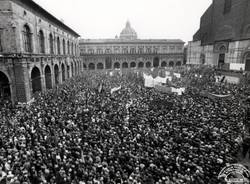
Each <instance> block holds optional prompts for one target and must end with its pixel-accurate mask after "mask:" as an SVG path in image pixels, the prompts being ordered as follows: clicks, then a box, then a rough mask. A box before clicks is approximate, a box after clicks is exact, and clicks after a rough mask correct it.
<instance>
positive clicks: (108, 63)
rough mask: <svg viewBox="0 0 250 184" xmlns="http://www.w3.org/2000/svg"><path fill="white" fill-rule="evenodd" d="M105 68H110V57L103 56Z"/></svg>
mask: <svg viewBox="0 0 250 184" xmlns="http://www.w3.org/2000/svg"><path fill="white" fill-rule="evenodd" d="M105 68H106V69H111V68H112V59H111V58H110V57H107V58H105Z"/></svg>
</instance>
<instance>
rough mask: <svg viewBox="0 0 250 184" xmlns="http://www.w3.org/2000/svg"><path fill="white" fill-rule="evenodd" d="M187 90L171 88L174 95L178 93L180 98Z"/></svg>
mask: <svg viewBox="0 0 250 184" xmlns="http://www.w3.org/2000/svg"><path fill="white" fill-rule="evenodd" d="M185 90H186V89H185V88H174V87H171V91H172V93H177V94H178V95H179V96H180V95H182V93H184V92H185Z"/></svg>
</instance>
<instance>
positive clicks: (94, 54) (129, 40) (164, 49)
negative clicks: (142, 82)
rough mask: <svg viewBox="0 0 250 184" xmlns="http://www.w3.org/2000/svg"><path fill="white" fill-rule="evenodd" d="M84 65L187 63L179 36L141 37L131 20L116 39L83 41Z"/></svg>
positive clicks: (94, 67) (96, 67) (117, 66)
mask: <svg viewBox="0 0 250 184" xmlns="http://www.w3.org/2000/svg"><path fill="white" fill-rule="evenodd" d="M79 46H80V55H81V57H82V58H83V61H84V67H85V68H87V69H89V70H102V69H121V68H122V69H126V68H151V67H174V66H181V65H182V64H183V49H184V42H183V41H182V40H179V39H176V40H175V39H172V40H170V39H169V40H164V39H138V38H137V33H136V32H135V30H134V29H133V28H132V27H131V25H130V23H129V22H127V24H126V27H125V28H124V29H123V30H122V32H121V34H120V37H119V38H118V37H116V38H115V39H82V40H80V41H79Z"/></svg>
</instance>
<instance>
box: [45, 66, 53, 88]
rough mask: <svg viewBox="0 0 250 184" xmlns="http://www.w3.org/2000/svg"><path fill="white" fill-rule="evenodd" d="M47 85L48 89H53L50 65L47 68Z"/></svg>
mask: <svg viewBox="0 0 250 184" xmlns="http://www.w3.org/2000/svg"><path fill="white" fill-rule="evenodd" d="M45 85H46V89H52V82H51V69H50V67H49V65H47V66H46V67H45Z"/></svg>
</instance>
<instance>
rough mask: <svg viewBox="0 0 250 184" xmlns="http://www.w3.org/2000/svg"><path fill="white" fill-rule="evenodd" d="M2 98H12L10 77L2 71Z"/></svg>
mask: <svg viewBox="0 0 250 184" xmlns="http://www.w3.org/2000/svg"><path fill="white" fill-rule="evenodd" d="M0 99H11V91H10V84H9V79H8V77H7V76H6V75H5V74H4V73H3V72H1V71H0Z"/></svg>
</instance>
